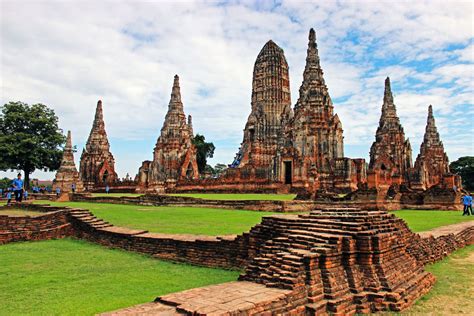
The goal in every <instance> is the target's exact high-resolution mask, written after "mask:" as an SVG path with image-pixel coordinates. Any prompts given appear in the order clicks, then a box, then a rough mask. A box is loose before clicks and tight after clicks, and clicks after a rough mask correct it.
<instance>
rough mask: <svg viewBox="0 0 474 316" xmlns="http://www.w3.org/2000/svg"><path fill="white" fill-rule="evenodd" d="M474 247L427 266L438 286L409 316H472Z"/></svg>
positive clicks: (420, 300) (408, 313)
mask: <svg viewBox="0 0 474 316" xmlns="http://www.w3.org/2000/svg"><path fill="white" fill-rule="evenodd" d="M473 265H474V245H471V246H467V247H465V248H463V249H460V250H458V251H456V252H454V253H453V254H451V255H450V256H449V257H447V258H445V259H444V260H442V261H440V262H437V263H435V264H432V265H428V266H426V270H427V271H429V272H431V273H433V274H434V275H435V276H436V278H437V281H436V284H435V286H434V287H433V289H432V290H431V292H430V293H428V294H427V295H425V296H423V297H422V298H420V299H419V300H418V301H417V302H416V303H415V305H414V306H413V307H412V308H410V309H409V310H408V311H406V312H405V313H404V314H407V315H460V314H463V315H472V313H473V311H474V300H473V299H472V293H474V274H473V273H472V267H473Z"/></svg>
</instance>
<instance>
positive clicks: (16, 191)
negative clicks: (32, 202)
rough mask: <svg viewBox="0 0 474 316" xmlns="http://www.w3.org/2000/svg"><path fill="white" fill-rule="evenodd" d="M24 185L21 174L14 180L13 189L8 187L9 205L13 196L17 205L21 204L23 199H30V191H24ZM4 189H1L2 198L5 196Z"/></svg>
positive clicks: (6, 195) (6, 194)
mask: <svg viewBox="0 0 474 316" xmlns="http://www.w3.org/2000/svg"><path fill="white" fill-rule="evenodd" d="M24 187H25V186H24V183H23V180H22V179H21V173H19V174H18V176H17V178H16V179H13V181H12V184H11V187H8V188H7V190H6V193H5V197H6V198H7V205H10V204H11V201H12V196H14V197H15V201H16V202H17V203H21V202H22V200H23V198H24V199H25V200H26V199H28V191H26V190H25V189H24ZM3 194H4V193H3V189H0V196H3Z"/></svg>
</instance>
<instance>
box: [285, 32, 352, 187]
mask: <svg viewBox="0 0 474 316" xmlns="http://www.w3.org/2000/svg"><path fill="white" fill-rule="evenodd" d="M308 39H309V41H308V49H307V57H306V66H305V69H304V72H303V83H302V84H301V87H300V90H299V98H298V101H297V103H296V105H295V110H294V117H293V118H292V119H291V120H290V122H289V124H288V125H287V127H286V133H285V139H286V140H287V142H290V143H291V144H288V143H287V144H285V147H287V148H292V149H293V157H294V158H293V163H294V168H293V169H294V178H295V179H298V178H301V179H305V178H307V177H308V173H309V170H310V169H313V170H315V171H317V173H318V174H319V175H320V176H319V178H320V179H321V180H322V178H324V176H329V173H330V171H331V170H330V169H331V167H330V166H331V162H332V161H333V160H334V159H336V158H342V157H344V149H343V147H344V140H343V138H344V137H343V136H342V133H343V130H342V124H341V122H340V120H339V117H338V116H337V114H334V107H333V104H332V101H331V97H330V96H329V92H328V88H327V86H326V83H325V81H324V77H323V70H322V69H321V65H320V59H319V55H318V47H317V44H316V33H315V31H314V29H311V30H310V31H309V37H308ZM288 145H290V146H288ZM288 166H289V165H288V163H286V164H284V165H283V166H282V168H283V169H285V168H286V167H288ZM284 173H288V171H287V170H284Z"/></svg>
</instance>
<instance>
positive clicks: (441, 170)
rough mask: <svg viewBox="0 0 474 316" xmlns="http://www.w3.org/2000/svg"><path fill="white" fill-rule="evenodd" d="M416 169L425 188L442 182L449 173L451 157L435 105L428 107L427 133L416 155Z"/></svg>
mask: <svg viewBox="0 0 474 316" xmlns="http://www.w3.org/2000/svg"><path fill="white" fill-rule="evenodd" d="M415 171H416V174H417V176H418V179H417V180H418V182H419V183H420V184H421V187H422V188H423V189H429V188H430V187H432V186H435V185H438V184H441V183H442V181H443V176H444V175H446V174H448V173H449V159H448V155H447V154H446V152H445V151H444V146H443V142H442V141H441V139H440V137H439V133H438V129H437V128H436V124H435V119H434V116H433V107H432V106H431V105H430V106H429V107H428V119H427V122H426V129H425V135H424V137H423V142H422V143H421V146H420V153H419V154H418V156H417V157H416V161H415Z"/></svg>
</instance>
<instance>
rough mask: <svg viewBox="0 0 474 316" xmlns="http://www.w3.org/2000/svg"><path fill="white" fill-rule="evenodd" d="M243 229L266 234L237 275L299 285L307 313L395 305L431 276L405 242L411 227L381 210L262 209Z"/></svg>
mask: <svg viewBox="0 0 474 316" xmlns="http://www.w3.org/2000/svg"><path fill="white" fill-rule="evenodd" d="M250 236H251V240H252V236H253V239H254V240H255V241H264V240H266V241H264V242H263V243H262V244H261V246H260V249H259V250H256V256H255V257H254V258H253V260H251V262H250V264H249V265H248V266H247V268H246V270H245V273H244V274H242V275H241V276H240V280H243V281H253V282H257V283H261V284H264V285H266V286H267V287H277V288H282V289H288V290H293V291H302V292H305V293H306V295H307V302H308V304H307V305H306V307H307V309H308V310H309V311H311V313H321V312H324V313H327V312H328V313H334V314H341V315H342V314H353V313H356V312H357V313H364V312H365V313H366V312H370V311H379V310H394V311H399V310H402V309H404V308H406V307H407V306H409V305H410V304H411V303H412V302H413V300H414V299H416V298H417V297H419V296H420V295H422V294H424V293H425V292H427V291H428V290H429V289H430V288H431V286H432V284H433V283H434V277H433V276H432V275H431V274H429V273H427V272H424V271H423V266H422V265H421V264H420V263H419V262H417V261H416V260H415V259H414V258H413V257H411V256H410V255H408V254H407V253H406V251H405V249H404V248H405V245H406V242H407V241H408V240H410V239H411V238H412V236H413V233H412V232H411V231H410V230H409V229H408V227H407V226H406V225H405V223H404V222H403V221H402V220H400V219H397V218H395V216H393V215H391V214H388V213H386V212H379V211H361V210H357V209H329V210H324V211H313V212H311V213H310V214H306V215H299V216H291V217H286V216H285V217H284V216H272V217H266V218H264V220H263V221H262V223H261V224H260V225H257V227H255V228H254V229H253V230H252V231H251V232H250ZM265 236H267V237H269V238H266V237H265Z"/></svg>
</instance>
